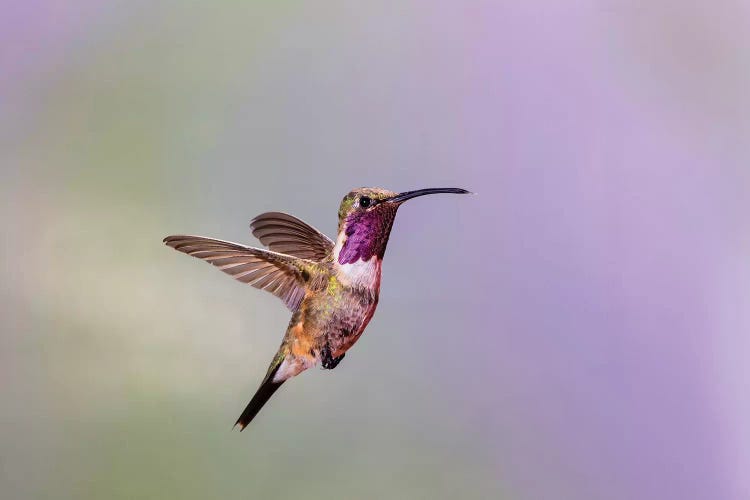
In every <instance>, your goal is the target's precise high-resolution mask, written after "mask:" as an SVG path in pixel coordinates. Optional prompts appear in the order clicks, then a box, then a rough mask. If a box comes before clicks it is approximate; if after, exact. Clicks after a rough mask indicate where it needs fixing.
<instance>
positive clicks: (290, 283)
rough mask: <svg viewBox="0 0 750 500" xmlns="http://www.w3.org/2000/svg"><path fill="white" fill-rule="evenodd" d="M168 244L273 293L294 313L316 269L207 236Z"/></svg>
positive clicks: (177, 238) (173, 239) (182, 237)
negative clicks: (310, 273)
mask: <svg viewBox="0 0 750 500" xmlns="http://www.w3.org/2000/svg"><path fill="white" fill-rule="evenodd" d="M164 243H166V244H167V245H168V246H170V247H172V248H174V249H175V250H177V251H180V252H182V253H185V254H188V255H192V256H193V257H197V258H199V259H202V260H205V261H206V262H208V263H210V264H213V265H214V266H216V267H217V268H219V269H220V270H221V271H223V272H225V273H226V274H228V275H230V276H232V277H233V278H234V279H236V280H238V281H241V282H242V283H249V284H250V285H252V286H254V287H255V288H259V289H261V290H267V291H269V292H271V293H273V294H274V295H276V296H277V297H279V298H280V299H281V300H282V301H284V303H285V304H286V306H287V307H288V308H289V309H291V310H292V311H294V310H296V309H297V307H299V304H300V302H301V301H302V299H303V298H304V296H305V279H306V278H305V277H306V276H309V272H310V269H312V268H314V266H315V263H314V262H311V261H307V260H304V259H302V258H298V257H297V256H292V255H284V254H281V253H278V252H275V251H269V250H263V249H261V248H253V247H247V246H245V245H240V244H239V243H232V242H231V241H223V240H217V239H214V238H205V237H203V236H188V235H174V236H167V237H166V238H164ZM305 271H306V272H305Z"/></svg>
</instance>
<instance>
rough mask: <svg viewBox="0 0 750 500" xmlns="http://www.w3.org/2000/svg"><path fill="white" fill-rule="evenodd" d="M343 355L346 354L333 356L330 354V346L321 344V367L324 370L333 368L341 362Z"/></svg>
mask: <svg viewBox="0 0 750 500" xmlns="http://www.w3.org/2000/svg"><path fill="white" fill-rule="evenodd" d="M344 356H346V354H342V355H341V356H338V357H336V358H334V357H333V354H331V347H330V346H329V345H328V344H326V345H325V346H323V349H321V350H320V361H321V365H323V368H324V369H326V370H333V369H334V368H336V367H337V366H338V364H339V363H341V360H342V359H344Z"/></svg>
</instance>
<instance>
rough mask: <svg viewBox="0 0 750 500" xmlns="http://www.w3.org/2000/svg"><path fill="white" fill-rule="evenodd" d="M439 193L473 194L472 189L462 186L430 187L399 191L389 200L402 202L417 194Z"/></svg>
mask: <svg viewBox="0 0 750 500" xmlns="http://www.w3.org/2000/svg"><path fill="white" fill-rule="evenodd" d="M438 193H453V194H471V191H467V190H465V189H461V188H429V189H417V190H416V191H404V192H403V193H399V194H397V195H396V196H394V197H393V198H388V200H387V201H389V202H391V203H401V202H404V201H406V200H411V199H412V198H416V197H417V196H424V195H426V194H438Z"/></svg>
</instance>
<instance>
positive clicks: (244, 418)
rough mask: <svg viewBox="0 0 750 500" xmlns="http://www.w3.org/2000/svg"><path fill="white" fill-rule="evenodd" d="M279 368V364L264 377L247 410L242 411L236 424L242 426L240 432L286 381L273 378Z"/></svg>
mask: <svg viewBox="0 0 750 500" xmlns="http://www.w3.org/2000/svg"><path fill="white" fill-rule="evenodd" d="M277 369H278V366H277V367H276V369H274V370H273V371H272V372H270V373H269V374H268V375H267V376H266V378H265V379H263V383H262V384H260V387H258V390H257V391H256V392H255V395H254V396H253V399H251V400H250V402H249V403H248V404H247V406H246V407H245V410H244V411H243V412H242V415H240V418H238V419H237V422H236V423H235V424H234V426H235V427H236V426H238V425H239V426H240V432H242V431H243V430H245V427H247V425H248V424H249V423H250V422H252V420H253V419H254V418H255V415H257V414H258V412H259V411H260V409H261V408H263V405H265V404H266V403H267V402H268V400H269V399H271V396H273V393H274V392H276V390H277V389H278V388H279V387H281V385H282V384H283V383H284V380H281V381H279V382H275V381H274V380H273V376H274V375H275V374H276V370H277Z"/></svg>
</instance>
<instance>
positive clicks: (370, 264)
mask: <svg viewBox="0 0 750 500" xmlns="http://www.w3.org/2000/svg"><path fill="white" fill-rule="evenodd" d="M337 265H338V268H339V270H340V273H339V279H340V280H341V281H342V282H343V283H344V284H345V285H349V286H362V287H366V288H370V289H374V290H376V291H377V290H380V268H381V261H380V259H378V257H377V256H375V255H374V256H373V257H372V258H371V259H370V260H368V261H367V262H365V261H362V260H358V261H357V262H353V263H351V264H337Z"/></svg>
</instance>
